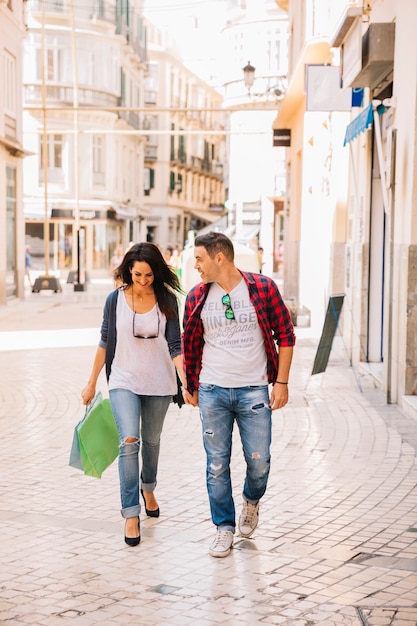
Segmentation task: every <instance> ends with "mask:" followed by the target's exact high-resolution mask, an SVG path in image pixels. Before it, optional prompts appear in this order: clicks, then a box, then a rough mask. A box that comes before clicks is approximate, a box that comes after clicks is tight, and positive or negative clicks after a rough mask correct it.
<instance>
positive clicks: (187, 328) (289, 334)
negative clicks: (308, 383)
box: [183, 270, 295, 394]
mask: <svg viewBox="0 0 417 626" xmlns="http://www.w3.org/2000/svg"><path fill="white" fill-rule="evenodd" d="M239 271H240V270H239ZM240 273H241V274H242V276H243V278H244V280H245V282H246V284H247V286H248V290H249V298H250V301H251V303H252V304H253V306H254V308H255V311H256V315H257V317H258V323H259V326H260V329H261V331H262V335H263V338H264V343H265V352H266V357H267V373H268V382H269V383H273V382H274V381H275V380H276V379H277V374H278V352H277V346H278V347H279V346H282V347H284V346H294V345H295V334H294V327H293V324H292V322H291V316H290V313H289V311H288V309H287V307H286V306H285V304H284V301H283V299H282V297H281V294H280V292H279V289H278V287H277V285H276V283H275V282H274V281H273V280H272V279H271V278H269V277H268V276H264V275H263V274H252V273H250V272H240ZM209 289H210V284H204V283H199V284H198V285H196V286H195V287H193V288H192V289H191V290H190V291H189V293H188V295H187V298H186V301H185V309H184V320H183V321H184V324H183V326H184V332H183V353H184V363H185V371H186V375H187V389H188V391H189V392H190V393H191V394H192V393H194V391H195V390H196V389H198V386H199V384H198V379H199V375H200V371H201V362H202V357H203V347H204V337H203V323H202V321H201V315H200V314H201V310H202V308H203V305H204V303H205V301H206V298H207V294H208V292H209ZM225 382H227V381H225ZM225 386H227V385H225Z"/></svg>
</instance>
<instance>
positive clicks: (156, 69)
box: [144, 23, 226, 249]
mask: <svg viewBox="0 0 417 626" xmlns="http://www.w3.org/2000/svg"><path fill="white" fill-rule="evenodd" d="M147 33H148V40H147V41H148V57H149V62H148V73H147V77H146V79H145V95H144V97H145V107H146V116H145V127H146V129H147V130H148V131H149V134H147V136H146V143H145V207H146V209H147V212H148V216H147V218H146V228H147V238H148V240H149V241H153V242H155V243H157V244H158V245H159V246H160V247H161V248H163V249H165V248H167V247H172V248H179V249H182V248H183V247H184V244H185V242H186V241H187V239H188V237H189V232H190V231H193V232H197V231H199V230H200V229H201V228H203V227H205V226H206V225H208V224H211V223H212V222H214V221H216V220H218V219H219V218H220V217H221V216H222V215H223V214H224V212H225V208H224V204H225V199H226V197H225V187H224V182H223V178H224V165H225V158H226V151H225V134H224V131H225V113H224V111H223V110H222V96H221V94H220V93H219V92H218V91H217V90H216V89H214V88H213V87H210V86H209V85H208V84H207V83H206V82H205V81H203V80H202V79H201V78H199V77H198V76H197V75H196V74H195V73H194V72H192V71H191V70H190V69H188V68H187V67H186V66H185V65H184V62H183V61H182V59H181V57H180V55H179V53H178V50H177V48H176V44H175V40H174V39H173V37H172V35H170V34H168V33H167V32H166V31H164V30H161V29H159V28H157V27H156V26H154V25H152V24H150V23H148V24H147Z"/></svg>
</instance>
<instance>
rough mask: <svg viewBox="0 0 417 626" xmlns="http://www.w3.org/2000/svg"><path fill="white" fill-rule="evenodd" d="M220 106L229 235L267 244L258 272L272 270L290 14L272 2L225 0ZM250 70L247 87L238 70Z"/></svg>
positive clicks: (278, 225) (279, 229) (276, 254)
mask: <svg viewBox="0 0 417 626" xmlns="http://www.w3.org/2000/svg"><path fill="white" fill-rule="evenodd" d="M222 39H223V49H222V52H223V56H224V58H225V59H227V62H225V63H224V65H223V67H222V68H221V82H222V85H223V88H224V106H225V107H226V108H227V109H228V110H229V111H230V122H229V128H230V135H229V141H228V150H229V159H228V161H229V166H228V169H227V185H228V189H229V193H228V202H227V207H228V234H229V235H230V236H231V237H232V238H233V239H234V240H235V241H238V242H241V243H245V244H246V245H249V246H251V247H252V248H254V249H255V250H257V249H258V247H259V246H260V247H262V248H263V249H264V254H263V257H264V262H265V264H264V266H263V271H264V272H266V273H268V274H269V275H272V273H273V272H277V271H278V270H279V269H280V267H279V262H280V251H282V238H283V199H284V192H285V182H286V181H285V162H284V156H285V152H284V150H283V149H280V148H275V147H274V146H273V137H272V123H273V120H274V118H275V116H276V110H277V108H278V107H279V103H280V101H281V99H282V96H283V93H284V90H285V85H286V76H287V71H288V58H287V39H288V16H287V14H286V13H285V12H284V11H282V10H280V9H279V8H278V7H277V5H276V3H275V2H274V0H272V1H271V0H264V1H263V2H258V1H253V0H250V1H246V0H245V1H244V2H243V1H241V0H235V1H233V2H229V3H228V9H227V11H226V24H225V26H224V28H223V30H222ZM248 61H249V62H250V63H249V65H250V66H251V67H252V68H253V69H254V82H253V84H252V86H251V87H250V88H246V87H245V84H244V73H243V68H244V67H246V66H247V65H248Z"/></svg>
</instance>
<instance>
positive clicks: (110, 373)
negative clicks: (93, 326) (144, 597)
mask: <svg viewBox="0 0 417 626" xmlns="http://www.w3.org/2000/svg"><path fill="white" fill-rule="evenodd" d="M117 276H118V277H120V279H121V281H122V283H123V284H122V286H120V287H119V288H117V289H115V290H114V291H113V292H112V293H110V294H109V295H108V296H107V299H106V302H105V305H104V311H103V322H102V326H101V339H100V342H99V345H98V348H97V351H96V355H95V359H94V363H93V367H92V371H91V374H90V378H89V380H88V383H87V385H86V387H85V388H84V390H83V391H82V394H81V395H82V399H83V402H84V404H90V403H91V401H92V400H93V398H94V396H95V394H96V385H97V380H98V377H99V375H100V372H101V370H102V368H103V367H104V365H105V366H106V377H107V381H108V388H109V398H110V404H111V407H112V410H113V414H114V417H115V421H116V424H117V429H118V432H119V439H120V453H119V479H120V493H121V504H122V508H121V514H122V517H123V518H125V520H126V521H125V541H126V543H127V544H128V545H129V546H136V545H138V544H139V542H140V517H139V515H140V510H141V507H140V498H139V492H141V493H142V497H143V500H144V504H145V511H146V514H147V515H148V516H149V517H159V513H160V511H159V506H158V503H157V501H156V498H155V495H154V490H155V487H156V484H157V470H158V459H159V450H160V439H161V432H162V427H163V423H164V419H165V415H166V412H167V410H168V407H169V404H170V402H171V401H172V398H173V396H174V395H175V394H176V393H177V389H178V388H177V378H176V372H175V369H177V371H178V374H179V376H180V378H181V380H182V381H183V382H184V381H185V375H184V371H183V358H182V351H181V335H180V324H179V318H178V315H179V314H178V304H177V298H176V294H178V293H181V291H182V290H181V286H180V283H179V280H178V278H177V276H176V274H175V272H174V271H173V270H172V269H171V268H170V267H169V266H168V265H167V264H166V262H165V261H164V258H163V256H162V254H161V252H160V251H159V249H158V247H157V246H155V245H154V244H152V243H139V244H134V245H133V246H132V247H131V248H130V249H129V250H128V251H127V252H126V254H125V256H124V258H123V260H122V262H121V263H120V265H119V266H118V268H117ZM140 448H141V457H142V467H141V471H139V450H140Z"/></svg>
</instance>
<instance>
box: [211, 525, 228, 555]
mask: <svg viewBox="0 0 417 626" xmlns="http://www.w3.org/2000/svg"><path fill="white" fill-rule="evenodd" d="M232 547H233V533H232V531H231V530H221V529H218V530H217V533H216V536H215V538H214V541H213V543H212V544H211V546H210V548H209V554H210V555H211V556H216V557H220V558H222V557H224V556H227V555H228V554H230V551H231V549H232Z"/></svg>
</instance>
